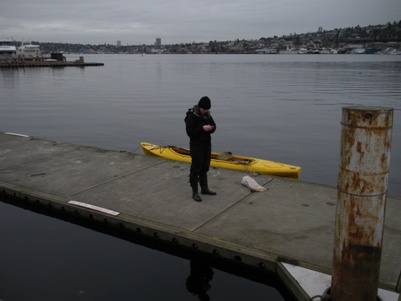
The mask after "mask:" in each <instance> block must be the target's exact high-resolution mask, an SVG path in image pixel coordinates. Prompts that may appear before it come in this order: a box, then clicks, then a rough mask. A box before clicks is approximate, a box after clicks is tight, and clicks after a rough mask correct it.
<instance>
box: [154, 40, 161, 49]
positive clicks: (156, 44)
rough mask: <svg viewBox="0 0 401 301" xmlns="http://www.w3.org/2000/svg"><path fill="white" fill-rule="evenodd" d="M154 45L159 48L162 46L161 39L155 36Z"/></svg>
mask: <svg viewBox="0 0 401 301" xmlns="http://www.w3.org/2000/svg"><path fill="white" fill-rule="evenodd" d="M155 47H157V48H161V47H162V39H161V38H156V42H155Z"/></svg>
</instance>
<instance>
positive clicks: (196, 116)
mask: <svg viewBox="0 0 401 301" xmlns="http://www.w3.org/2000/svg"><path fill="white" fill-rule="evenodd" d="M207 124H209V125H212V126H213V127H214V128H213V130H211V131H209V132H205V131H204V130H203V126H204V125H207ZM185 125H186V131H187V135H188V136H189V138H190V145H191V147H201V148H208V147H209V146H210V145H211V137H210V134H212V133H214V132H215V131H216V123H215V122H214V120H213V118H212V115H210V113H209V112H208V113H206V114H204V115H202V114H201V113H200V112H199V110H198V106H194V107H193V108H192V109H188V112H187V116H186V117H185Z"/></svg>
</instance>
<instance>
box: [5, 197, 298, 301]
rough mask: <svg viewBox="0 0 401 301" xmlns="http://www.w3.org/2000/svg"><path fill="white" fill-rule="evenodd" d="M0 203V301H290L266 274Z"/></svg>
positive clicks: (101, 227)
mask: <svg viewBox="0 0 401 301" xmlns="http://www.w3.org/2000/svg"><path fill="white" fill-rule="evenodd" d="M2 201H6V200H4V199H0V213H1V218H0V245H1V248H0V266H1V273H0V300H4V301H11V300H12V301H26V300H29V301H36V300H38V301H54V300H57V301H64V300H65V301H70V300H96V301H103V300H104V301H109V300H118V301H125V300H127V301H128V300H129V301H131V300H141V301H142V300H155V301H156V300H157V301H158V300H161V299H163V300H174V301H175V300H198V299H199V300H208V299H206V298H209V299H210V300H249V298H250V296H252V300H266V297H268V299H269V300H274V301H283V300H287V301H289V300H291V299H290V298H289V297H288V298H287V297H286V299H284V297H282V295H281V293H282V294H283V295H285V294H286V293H285V292H283V291H282V287H281V286H280V284H279V283H277V281H276V280H275V279H272V276H271V275H258V274H257V273H253V272H252V271H247V270H244V269H241V268H238V267H230V266H225V265H224V264H218V263H214V262H213V261H211V260H209V259H207V258H202V257H199V255H196V254H195V253H193V254H191V253H185V252H183V251H182V250H179V249H176V248H175V247H172V246H170V247H168V246H164V245H160V244H157V243H155V242H154V241H152V240H149V241H148V240H146V239H145V238H141V237H137V236H135V237H134V236H133V234H132V233H131V232H129V233H128V232H127V233H124V232H121V229H119V231H118V232H115V231H112V230H110V229H105V228H104V226H103V225H99V226H95V225H91V226H90V225H88V224H86V222H85V221H80V220H77V219H69V220H70V221H73V222H74V224H71V223H69V222H66V221H64V220H61V219H62V218H64V217H63V216H59V215H58V213H57V212H54V213H52V216H54V217H57V219H55V218H53V217H50V216H45V215H41V214H37V213H35V212H31V211H28V210H24V209H21V208H18V207H14V206H12V205H9V204H7V203H3V202H2ZM27 208H28V207H27ZM30 209H32V210H34V209H35V210H38V209H36V208H30ZM40 212H43V211H40ZM75 223H76V224H77V225H80V226H77V225H76V224H75ZM82 226H84V227H82ZM87 227H90V228H92V229H93V230H95V231H93V230H92V229H90V228H87ZM99 231H100V232H99ZM101 232H104V233H106V234H103V233H101ZM117 237H118V238H117ZM216 267H217V268H216ZM212 276H213V277H212ZM269 277H270V278H269ZM212 278H213V279H212ZM207 296H208V297H207ZM200 298H202V299H200Z"/></svg>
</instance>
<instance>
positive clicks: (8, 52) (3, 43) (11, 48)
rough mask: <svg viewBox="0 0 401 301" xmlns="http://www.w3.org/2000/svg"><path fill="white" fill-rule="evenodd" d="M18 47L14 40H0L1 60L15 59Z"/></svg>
mask: <svg viewBox="0 0 401 301" xmlns="http://www.w3.org/2000/svg"><path fill="white" fill-rule="evenodd" d="M16 52H17V47H16V46H15V41H14V40H12V39H5V38H4V39H0V58H11V57H15V55H16Z"/></svg>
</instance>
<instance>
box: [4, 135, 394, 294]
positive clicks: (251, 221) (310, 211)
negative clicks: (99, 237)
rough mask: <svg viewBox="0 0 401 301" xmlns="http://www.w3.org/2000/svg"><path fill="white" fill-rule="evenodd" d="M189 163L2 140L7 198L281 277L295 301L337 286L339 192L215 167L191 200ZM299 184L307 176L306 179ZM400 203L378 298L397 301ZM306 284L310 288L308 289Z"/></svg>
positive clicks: (390, 200) (388, 231)
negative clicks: (252, 184)
mask: <svg viewBox="0 0 401 301" xmlns="http://www.w3.org/2000/svg"><path fill="white" fill-rule="evenodd" d="M189 166H190V165H189V164H188V163H184V162H176V161H169V160H164V159H160V158H156V157H149V156H145V155H139V154H134V153H130V152H119V151H112V150H104V149H98V148H94V147H87V146H81V145H74V144H69V143H63V142H56V141H49V140H43V139H39V138H34V137H28V136H24V135H19V134H10V133H2V132H0V196H2V197H5V198H7V200H10V202H11V203H15V204H17V205H21V204H23V203H26V204H31V205H32V206H41V207H45V208H48V209H49V210H52V211H57V212H59V213H60V214H64V215H66V216H67V215H75V216H80V217H81V218H82V219H85V220H87V221H88V222H91V223H101V224H103V225H105V226H106V227H114V228H118V229H121V230H122V231H128V232H132V233H133V235H141V236H144V237H148V238H149V239H152V240H155V241H160V242H163V243H167V244H171V245H172V246H175V247H176V248H182V249H183V250H191V252H199V253H200V254H206V255H210V256H211V257H213V258H216V259H217V260H219V259H221V260H225V261H228V262H233V263H235V264H240V265H246V266H249V267H253V268H255V269H257V270H258V271H262V272H264V271H266V273H271V272H273V273H275V274H276V275H277V276H278V277H279V278H280V280H281V281H282V282H283V283H284V285H285V286H286V287H287V288H288V290H289V291H291V292H292V293H293V294H294V296H295V297H296V298H297V300H308V299H310V298H311V297H312V296H315V295H322V294H323V293H324V291H325V290H326V289H328V288H329V286H330V274H331V267H332V259H333V239H334V220H335V208H336V202H337V189H336V187H333V186H328V185H321V184H317V183H310V182H304V181H302V180H293V179H287V178H280V177H274V176H268V175H256V174H251V176H252V177H253V178H254V179H255V180H256V181H257V182H258V183H259V184H260V185H263V186H264V187H266V188H268V190H266V191H264V192H251V191H250V190H249V189H248V188H246V187H245V186H243V185H241V179H242V177H243V176H244V175H249V173H247V172H246V171H244V172H240V171H234V170H228V169H217V168H212V169H211V170H210V172H209V186H210V188H211V189H212V190H215V191H216V192H217V195H216V196H202V198H203V202H200V203H198V202H195V201H193V200H192V198H191V189H190V187H189V184H188V174H189ZM301 179H302V173H301ZM400 212H401V196H388V197H387V208H386V217H385V228H384V240H383V248H382V258H381V272H380V290H379V297H380V298H381V299H382V300H383V301H390V300H394V301H397V300H400V299H399V298H400V290H401V284H400V271H401V256H400V247H401V219H400V218H399V213H400ZM308 280H310V281H312V282H313V283H312V284H311V283H308Z"/></svg>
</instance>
